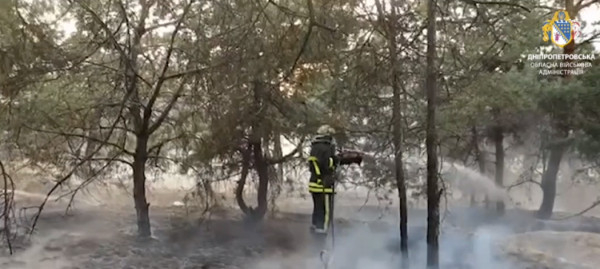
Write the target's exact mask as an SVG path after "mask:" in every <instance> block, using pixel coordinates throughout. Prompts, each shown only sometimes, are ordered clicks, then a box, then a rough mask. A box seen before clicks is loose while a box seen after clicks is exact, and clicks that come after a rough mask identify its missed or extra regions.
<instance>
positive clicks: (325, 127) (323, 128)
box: [317, 125, 335, 135]
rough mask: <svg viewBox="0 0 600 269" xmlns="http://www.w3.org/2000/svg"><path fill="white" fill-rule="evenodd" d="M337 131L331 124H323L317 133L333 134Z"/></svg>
mask: <svg viewBox="0 0 600 269" xmlns="http://www.w3.org/2000/svg"><path fill="white" fill-rule="evenodd" d="M334 133H335V129H333V128H332V127H331V126H329V125H322V126H321V127H319V129H318V130H317V134H318V135H333V134H334Z"/></svg>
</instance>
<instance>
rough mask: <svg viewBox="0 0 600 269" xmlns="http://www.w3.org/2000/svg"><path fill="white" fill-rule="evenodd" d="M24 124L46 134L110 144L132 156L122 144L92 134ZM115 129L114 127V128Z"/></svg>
mask: <svg viewBox="0 0 600 269" xmlns="http://www.w3.org/2000/svg"><path fill="white" fill-rule="evenodd" d="M23 126H25V128H27V129H30V130H32V131H36V132H40V133H46V134H54V135H59V136H65V137H77V138H83V139H88V140H90V141H94V142H97V143H102V145H107V146H112V147H115V148H117V149H118V150H120V151H122V153H124V154H127V155H130V156H133V152H131V151H128V150H127V149H125V147H124V146H123V145H119V144H116V143H113V142H108V141H105V140H103V139H98V138H95V137H92V136H88V135H83V134H73V133H65V132H61V131H49V130H42V129H39V128H33V127H30V126H27V125H25V124H24V125H23ZM114 129H116V128H114Z"/></svg>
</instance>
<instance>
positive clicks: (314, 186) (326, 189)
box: [308, 156, 335, 193]
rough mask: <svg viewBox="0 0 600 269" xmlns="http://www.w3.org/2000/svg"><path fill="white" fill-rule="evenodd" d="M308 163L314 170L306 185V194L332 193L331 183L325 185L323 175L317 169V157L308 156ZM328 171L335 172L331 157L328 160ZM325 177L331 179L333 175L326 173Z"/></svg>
mask: <svg viewBox="0 0 600 269" xmlns="http://www.w3.org/2000/svg"><path fill="white" fill-rule="evenodd" d="M308 162H310V163H312V167H313V169H314V171H313V172H314V173H313V174H312V175H311V177H310V181H309V183H308V192H311V193H333V184H332V183H333V182H332V180H330V181H331V182H329V183H325V182H324V180H323V174H322V173H321V169H320V168H319V161H318V159H317V157H315V156H310V157H308ZM328 168H329V169H331V170H332V171H333V170H335V163H334V160H333V158H332V157H330V158H329V166H328ZM326 176H327V177H333V173H327V175H326Z"/></svg>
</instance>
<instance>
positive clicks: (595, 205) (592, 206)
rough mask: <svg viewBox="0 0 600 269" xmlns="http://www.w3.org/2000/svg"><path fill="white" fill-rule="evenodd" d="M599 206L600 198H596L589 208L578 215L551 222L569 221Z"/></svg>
mask: <svg viewBox="0 0 600 269" xmlns="http://www.w3.org/2000/svg"><path fill="white" fill-rule="evenodd" d="M599 205H600V198H598V199H597V200H596V201H595V202H594V203H592V204H591V205H590V206H588V207H587V208H586V209H584V210H582V211H580V212H579V213H576V214H573V215H570V216H567V217H562V218H555V219H553V220H567V219H570V218H574V217H578V216H581V215H583V214H585V213H587V212H588V211H590V210H592V209H594V208H595V207H597V206H599Z"/></svg>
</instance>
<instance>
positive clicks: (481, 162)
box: [471, 126, 489, 205]
mask: <svg viewBox="0 0 600 269" xmlns="http://www.w3.org/2000/svg"><path fill="white" fill-rule="evenodd" d="M471 134H472V138H473V142H472V143H473V152H474V154H475V161H476V162H477V166H478V168H479V173H480V174H482V175H484V176H485V175H486V171H485V155H484V153H483V152H482V151H481V148H479V143H480V141H479V133H478V132H477V127H475V126H473V127H471ZM476 196H477V193H472V194H471V205H475V204H476V203H477V199H476ZM485 201H486V203H489V198H488V195H487V193H486V194H485Z"/></svg>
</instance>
